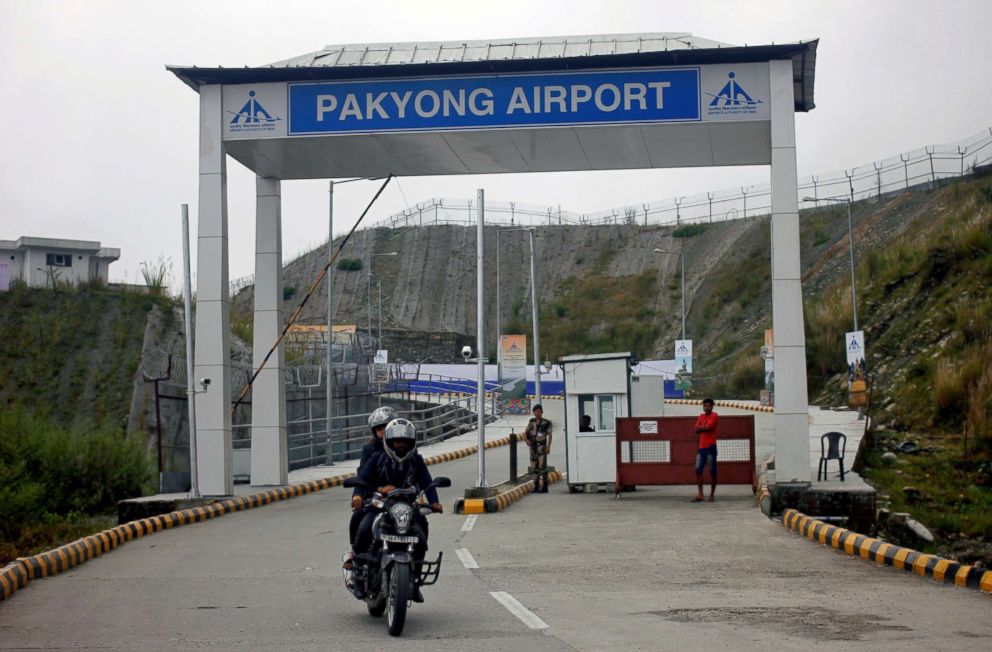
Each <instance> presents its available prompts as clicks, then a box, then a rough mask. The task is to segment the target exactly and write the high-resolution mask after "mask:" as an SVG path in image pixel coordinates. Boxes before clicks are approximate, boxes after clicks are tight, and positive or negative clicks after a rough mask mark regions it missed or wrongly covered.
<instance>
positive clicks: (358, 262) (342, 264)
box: [337, 258, 362, 272]
mask: <svg viewBox="0 0 992 652" xmlns="http://www.w3.org/2000/svg"><path fill="white" fill-rule="evenodd" d="M337 268H338V269H339V270H341V271H342V272H357V271H358V270H360V269H361V268H362V259H361V258H342V259H341V260H339V261H338V265H337Z"/></svg>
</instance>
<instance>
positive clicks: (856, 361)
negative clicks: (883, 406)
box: [844, 331, 868, 407]
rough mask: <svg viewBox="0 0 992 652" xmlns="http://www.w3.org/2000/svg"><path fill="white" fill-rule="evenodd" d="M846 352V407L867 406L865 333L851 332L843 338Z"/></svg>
mask: <svg viewBox="0 0 992 652" xmlns="http://www.w3.org/2000/svg"><path fill="white" fill-rule="evenodd" d="M844 343H845V350H846V351H847V391H848V405H850V406H851V407H863V406H865V405H867V404H868V365H867V363H866V362H865V332H864V331H851V332H849V333H847V334H846V336H845V337H844Z"/></svg>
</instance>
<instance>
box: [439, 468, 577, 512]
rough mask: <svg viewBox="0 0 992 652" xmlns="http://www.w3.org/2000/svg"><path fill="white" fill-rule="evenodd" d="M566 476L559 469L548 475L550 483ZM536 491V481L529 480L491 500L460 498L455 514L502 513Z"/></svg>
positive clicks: (490, 498) (492, 497)
mask: <svg viewBox="0 0 992 652" xmlns="http://www.w3.org/2000/svg"><path fill="white" fill-rule="evenodd" d="M564 477H565V476H564V475H562V473H561V471H558V470H557V469H556V470H554V471H551V472H550V473H548V482H550V483H551V484H554V483H556V482H560V481H561V480H562V479H563V478H564ZM532 491H534V481H533V480H528V481H526V482H522V483H520V484H518V485H517V486H516V487H514V488H513V489H509V490H507V491H504V492H503V493H500V494H496V495H495V496H490V497H489V498H459V499H458V500H456V501H455V509H454V511H455V514H492V513H495V512H501V511H503V510H504V509H506V508H507V507H509V506H510V505H512V504H513V503H515V502H517V501H518V500H520V499H521V498H523V497H524V496H526V495H527V494H529V493H531V492H532Z"/></svg>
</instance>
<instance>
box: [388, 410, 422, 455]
mask: <svg viewBox="0 0 992 652" xmlns="http://www.w3.org/2000/svg"><path fill="white" fill-rule="evenodd" d="M401 439H405V440H407V441H408V442H410V449H409V450H408V451H406V452H405V453H403V454H402V455H401V454H400V453H397V452H396V450H394V449H393V444H394V443H395V442H397V441H399V440H401ZM383 449H384V450H385V451H386V455H388V456H389V458H390V459H391V460H393V461H394V462H398V463H400V464H402V463H403V462H406V461H407V460H409V459H410V458H411V457H413V454H414V452H416V450H417V429H416V428H414V427H413V424H412V423H410V422H409V421H408V420H406V419H403V418H401V417H397V418H395V419H393V420H392V421H390V422H389V424H388V425H387V426H386V435H385V437H383Z"/></svg>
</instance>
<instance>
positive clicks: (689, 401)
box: [665, 398, 775, 412]
mask: <svg viewBox="0 0 992 652" xmlns="http://www.w3.org/2000/svg"><path fill="white" fill-rule="evenodd" d="M665 403H671V404H672V405H702V404H703V401H702V400H697V399H693V398H666V399H665ZM713 403H714V405H716V407H729V408H734V409H737V410H751V411H752V412H775V408H774V407H772V406H770V405H757V404H755V403H750V402H748V401H723V400H720V401H714V402H713Z"/></svg>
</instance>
